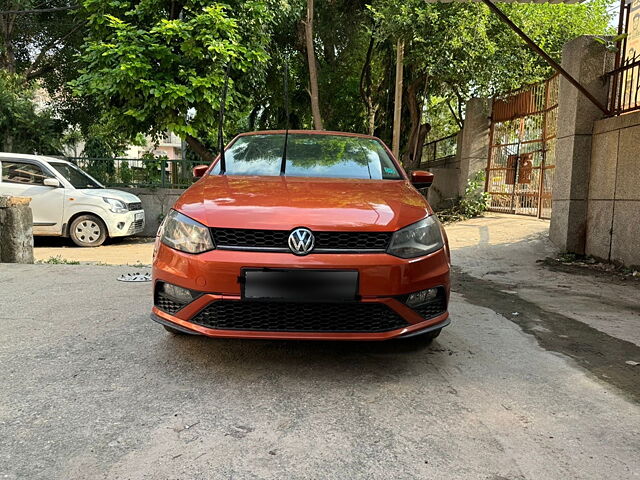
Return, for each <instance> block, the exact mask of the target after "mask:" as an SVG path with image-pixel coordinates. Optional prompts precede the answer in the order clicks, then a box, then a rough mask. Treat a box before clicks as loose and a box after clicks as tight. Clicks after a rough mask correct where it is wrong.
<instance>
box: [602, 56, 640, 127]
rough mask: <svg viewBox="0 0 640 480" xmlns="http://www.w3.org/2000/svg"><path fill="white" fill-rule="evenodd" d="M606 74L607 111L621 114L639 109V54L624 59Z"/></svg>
mask: <svg viewBox="0 0 640 480" xmlns="http://www.w3.org/2000/svg"><path fill="white" fill-rule="evenodd" d="M608 75H609V77H610V81H609V113H610V114H611V115H621V114H623V113H628V112H632V111H634V110H640V55H637V54H636V55H634V56H632V57H630V58H627V59H625V60H624V61H623V62H622V64H621V65H620V66H619V67H618V68H616V69H615V70H613V71H611V72H609V73H608Z"/></svg>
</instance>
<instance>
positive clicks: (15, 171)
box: [2, 160, 49, 185]
mask: <svg viewBox="0 0 640 480" xmlns="http://www.w3.org/2000/svg"><path fill="white" fill-rule="evenodd" d="M48 177H49V175H47V174H45V173H44V172H43V171H42V169H41V168H40V167H39V166H37V165H33V164H31V163H23V162H18V161H15V160H9V161H7V160H3V161H2V181H3V182H9V183H22V184H25V185H42V184H43V182H44V179H45V178H48Z"/></svg>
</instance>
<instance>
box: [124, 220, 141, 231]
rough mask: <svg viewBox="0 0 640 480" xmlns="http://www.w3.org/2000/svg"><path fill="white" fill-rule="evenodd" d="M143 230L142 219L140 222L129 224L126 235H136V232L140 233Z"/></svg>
mask: <svg viewBox="0 0 640 480" xmlns="http://www.w3.org/2000/svg"><path fill="white" fill-rule="evenodd" d="M143 228H144V219H142V218H141V219H140V220H136V221H134V222H131V225H130V226H129V231H128V232H127V233H129V234H134V233H138V232H141V231H142V229H143Z"/></svg>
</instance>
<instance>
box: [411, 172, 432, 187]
mask: <svg viewBox="0 0 640 480" xmlns="http://www.w3.org/2000/svg"><path fill="white" fill-rule="evenodd" d="M433 177H434V175H433V173H431V172H427V171H425V170H415V171H413V172H411V183H413V186H414V187H416V188H429V187H430V186H431V184H432V183H433Z"/></svg>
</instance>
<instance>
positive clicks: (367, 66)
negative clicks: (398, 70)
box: [360, 32, 378, 135]
mask: <svg viewBox="0 0 640 480" xmlns="http://www.w3.org/2000/svg"><path fill="white" fill-rule="evenodd" d="M374 44H375V40H374V36H373V32H371V39H370V40H369V47H368V48H367V54H366V56H365V59H364V65H363V66H362V72H361V73H360V97H361V98H362V101H363V103H364V106H365V109H366V112H367V132H368V133H369V135H373V134H374V132H375V129H376V113H377V111H378V105H377V104H376V103H375V102H374V100H373V93H372V85H371V83H372V82H371V57H372V56H373V47H374Z"/></svg>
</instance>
